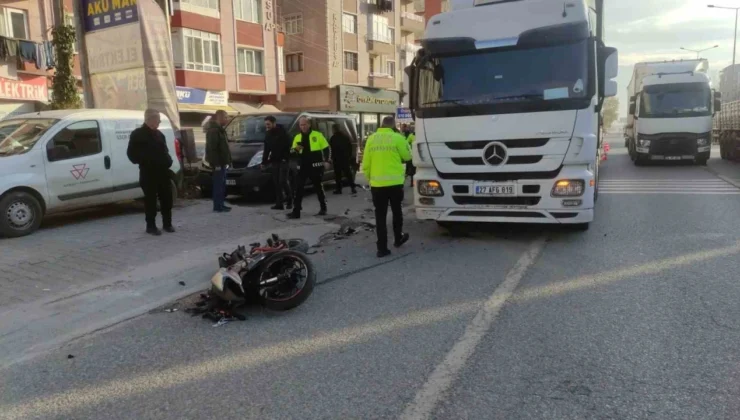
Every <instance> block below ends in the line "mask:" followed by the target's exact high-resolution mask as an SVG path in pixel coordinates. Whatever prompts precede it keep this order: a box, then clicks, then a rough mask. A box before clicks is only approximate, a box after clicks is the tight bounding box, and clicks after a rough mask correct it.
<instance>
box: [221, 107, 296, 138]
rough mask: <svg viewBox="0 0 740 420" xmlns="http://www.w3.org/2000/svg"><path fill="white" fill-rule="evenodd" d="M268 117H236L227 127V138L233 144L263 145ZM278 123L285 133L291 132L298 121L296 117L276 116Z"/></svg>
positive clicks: (293, 115)
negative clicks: (266, 118)
mask: <svg viewBox="0 0 740 420" xmlns="http://www.w3.org/2000/svg"><path fill="white" fill-rule="evenodd" d="M265 117H266V115H256V116H255V115H252V116H248V115H244V116H241V115H239V116H236V117H234V119H233V120H232V121H231V123H229V125H228V126H227V127H226V136H227V137H228V140H229V142H231V143H262V142H263V141H265ZM275 119H276V120H277V123H278V124H280V125H282V126H283V128H284V129H285V131H290V128H291V127H292V126H293V123H294V122H295V120H296V115H295V114H291V115H280V114H277V115H275Z"/></svg>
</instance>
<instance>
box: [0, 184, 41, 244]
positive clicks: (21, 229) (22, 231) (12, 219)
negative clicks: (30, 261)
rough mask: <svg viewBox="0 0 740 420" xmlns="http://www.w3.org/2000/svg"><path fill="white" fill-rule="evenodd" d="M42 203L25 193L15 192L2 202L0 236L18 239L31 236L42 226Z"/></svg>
mask: <svg viewBox="0 0 740 420" xmlns="http://www.w3.org/2000/svg"><path fill="white" fill-rule="evenodd" d="M43 213H44V212H43V209H42V208H41V203H39V201H38V200H37V199H36V197H34V196H32V195H31V194H28V193H25V192H13V193H10V194H7V195H6V196H5V197H3V198H2V199H1V200H0V235H2V236H5V237H7V238H18V237H21V236H26V235H30V234H31V233H33V232H34V231H35V230H36V229H38V228H39V226H41V219H42V218H43V216H44V214H43Z"/></svg>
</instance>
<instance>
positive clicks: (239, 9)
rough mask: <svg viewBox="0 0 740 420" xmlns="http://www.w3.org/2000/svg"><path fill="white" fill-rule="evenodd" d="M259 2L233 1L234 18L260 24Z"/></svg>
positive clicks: (255, 0)
mask: <svg viewBox="0 0 740 420" xmlns="http://www.w3.org/2000/svg"><path fill="white" fill-rule="evenodd" d="M260 6H261V2H260V0H234V16H235V17H236V18H237V19H239V20H244V21H247V22H252V23H260V16H261V15H262V13H261V7H260Z"/></svg>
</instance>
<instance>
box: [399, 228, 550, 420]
mask: <svg viewBox="0 0 740 420" xmlns="http://www.w3.org/2000/svg"><path fill="white" fill-rule="evenodd" d="M544 246H545V238H544V237H541V238H538V239H536V240H535V241H534V242H532V243H531V244H530V246H529V248H528V249H527V251H525V252H524V254H522V256H521V257H519V260H518V261H517V262H516V265H514V267H513V268H512V269H511V270H510V271H509V272H508V273H507V274H506V278H505V279H504V282H503V283H501V284H500V285H499V286H498V287H497V288H496V290H494V291H493V294H492V295H491V296H490V297H489V298H488V300H487V301H486V302H485V303H484V304H483V307H482V308H481V309H480V310H479V311H478V313H477V314H475V318H473V320H472V321H471V322H470V324H468V326H467V327H466V328H465V333H464V334H463V336H462V337H461V338H460V339H459V340H458V341H457V343H455V345H454V346H453V347H452V349H451V350H450V351H449V353H447V356H446V357H445V358H444V360H443V361H442V363H440V364H439V365H437V367H436V368H435V369H434V371H433V372H432V374H431V376H430V377H429V379H427V382H426V383H425V384H424V386H423V387H422V388H421V389H420V390H419V392H418V393H417V394H416V397H415V398H414V401H413V402H411V404H409V405H408V406H407V407H406V409H405V410H404V412H403V414H402V415H401V420H422V419H428V418H429V417H430V416H431V415H432V413H433V412H434V409H435V407H436V406H437V404H439V402H440V400H441V399H442V398H443V397H444V394H445V393H446V392H447V391H448V390H449V389H450V386H452V383H453V382H454V381H455V380H456V379H457V376H458V375H459V374H460V371H461V370H462V369H463V367H465V364H466V363H467V361H468V359H469V358H470V356H472V355H473V353H474V352H475V349H476V347H478V344H480V342H481V340H482V339H483V336H485V334H486V333H487V332H488V330H489V329H490V328H491V326H492V325H493V322H494V321H495V320H496V317H497V316H498V314H499V312H500V311H501V308H502V307H503V306H504V303H506V301H507V300H508V299H509V298H510V297H511V294H512V293H513V292H514V290H515V289H516V287H517V286H518V285H519V282H520V281H521V280H522V277H524V274H525V273H526V272H527V269H528V268H529V267H531V266H532V265H533V264H534V262H535V260H536V259H537V256H538V255H539V254H540V252H542V249H543V248H544Z"/></svg>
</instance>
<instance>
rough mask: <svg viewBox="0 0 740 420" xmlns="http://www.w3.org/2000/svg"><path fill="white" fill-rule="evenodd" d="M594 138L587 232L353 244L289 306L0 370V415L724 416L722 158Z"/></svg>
mask: <svg viewBox="0 0 740 420" xmlns="http://www.w3.org/2000/svg"><path fill="white" fill-rule="evenodd" d="M609 140H610V143H611V146H612V150H611V153H610V154H609V159H608V160H607V161H606V162H604V163H603V165H602V167H601V177H602V180H601V183H600V197H599V201H598V204H597V211H596V221H595V222H594V223H593V224H592V227H591V229H590V230H589V231H587V232H584V233H575V232H569V231H566V230H562V229H557V228H541V227H536V226H535V227H518V226H495V227H488V228H483V227H476V228H473V229H471V230H468V231H467V233H465V232H463V233H462V234H457V235H450V234H448V233H446V232H445V231H442V230H440V229H438V228H437V227H436V225H434V224H429V223H421V222H416V221H409V222H408V223H407V230H408V231H409V232H410V233H411V235H412V241H411V242H410V243H409V244H408V246H406V247H404V248H402V249H401V250H394V254H393V256H392V257H391V258H390V259H387V260H382V261H379V260H377V259H375V258H374V255H373V238H372V235H371V233H370V232H360V233H359V234H357V235H355V236H353V237H350V238H347V239H344V240H339V241H333V242H330V243H328V244H326V245H325V246H324V247H322V248H319V253H317V254H315V255H314V259H315V261H316V263H317V266H318V268H319V272H320V281H321V285H320V286H319V287H318V288H317V289H316V291H315V293H314V295H313V296H312V297H311V298H310V299H309V301H307V302H306V304H305V305H303V306H301V307H299V308H298V309H296V310H294V311H291V312H288V313H283V314H274V313H267V312H263V311H260V310H259V309H254V310H252V311H251V312H250V313H249V318H248V320H247V321H246V322H237V323H232V324H227V325H226V326H223V327H219V328H213V327H212V326H211V324H210V323H208V322H206V321H203V320H201V319H198V318H191V317H189V316H188V315H186V314H184V313H182V311H180V312H176V313H165V312H161V311H158V312H154V313H150V314H146V315H143V316H141V317H138V318H136V319H134V320H131V321H129V322H126V323H123V324H119V325H117V326H115V327H112V328H110V329H108V330H105V331H101V332H98V333H96V334H93V335H89V336H87V337H84V338H81V339H78V340H76V341H74V342H72V343H69V344H67V345H65V346H64V347H63V348H61V349H59V350H57V351H55V352H52V353H49V354H47V355H45V356H41V357H39V358H36V359H34V360H31V361H28V362H24V363H23V364H19V365H15V366H13V367H10V368H8V369H7V370H5V371H2V372H0V418H23V419H28V418H60V419H61V418H73V419H87V418H91V419H95V418H106V419H110V420H112V419H183V418H187V419H196V418H198V419H211V418H213V419H216V418H250V419H251V418H254V419H283V418H285V419H386V418H387V419H391V418H403V419H423V418H430V419H506V420H509V419H647V418H649V419H670V420H677V419H737V418H740V399H739V398H738V394H740V351H738V349H740V305H739V304H738V302H740V282H739V281H738V278H740V277H739V276H738V270H739V269H740V263H738V261H740V259H739V258H738V254H740V229H738V215H740V211H739V209H740V188H739V186H740V182H738V181H736V179H740V165H733V164H728V163H726V162H721V161H719V159H718V158H717V157H715V158H713V159H712V160H711V161H710V164H709V166H708V167H697V166H690V165H683V166H676V165H670V166H667V165H660V166H650V167H639V168H638V167H635V166H633V165H632V164H631V162H629V160H628V158H627V156H626V155H625V150H624V149H623V148H622V147H621V143H622V141H621V139H620V138H619V137H610V139H609ZM716 155H717V154H716V153H715V156H716ZM206 280H207V279H192V281H204V282H205V281H206ZM174 305H179V307H184V306H185V305H187V302H180V303H176V304H174ZM68 355H71V356H73V358H68Z"/></svg>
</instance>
